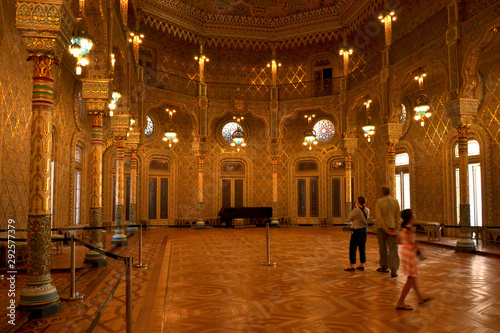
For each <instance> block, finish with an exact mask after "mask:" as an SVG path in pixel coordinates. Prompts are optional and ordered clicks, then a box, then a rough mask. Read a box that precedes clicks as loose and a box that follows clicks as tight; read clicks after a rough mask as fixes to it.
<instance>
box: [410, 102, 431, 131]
mask: <svg viewBox="0 0 500 333" xmlns="http://www.w3.org/2000/svg"><path fill="white" fill-rule="evenodd" d="M430 108H431V107H430V105H429V98H428V97H427V95H424V94H422V95H420V96H418V97H417V99H416V101H415V107H414V108H413V110H415V120H417V121H418V120H420V126H424V119H425V118H429V117H430V116H431V112H430V111H429V109H430Z"/></svg>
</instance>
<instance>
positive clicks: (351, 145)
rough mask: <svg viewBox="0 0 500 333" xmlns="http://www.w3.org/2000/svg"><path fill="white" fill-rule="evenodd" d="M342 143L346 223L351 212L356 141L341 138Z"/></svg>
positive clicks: (355, 139) (354, 139)
mask: <svg viewBox="0 0 500 333" xmlns="http://www.w3.org/2000/svg"><path fill="white" fill-rule="evenodd" d="M342 141H343V142H342V143H343V146H342V152H343V153H344V157H345V219H346V221H347V217H348V216H349V213H350V212H351V210H352V201H351V200H352V199H351V198H352V190H353V189H352V183H351V178H352V154H354V152H355V151H356V148H357V147H358V139H357V138H343V139H342Z"/></svg>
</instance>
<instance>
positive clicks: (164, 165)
mask: <svg viewBox="0 0 500 333" xmlns="http://www.w3.org/2000/svg"><path fill="white" fill-rule="evenodd" d="M149 170H158V171H160V170H163V171H169V170H170V165H169V163H168V161H167V160H151V162H149Z"/></svg>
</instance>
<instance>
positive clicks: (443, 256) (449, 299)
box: [2, 227, 500, 333]
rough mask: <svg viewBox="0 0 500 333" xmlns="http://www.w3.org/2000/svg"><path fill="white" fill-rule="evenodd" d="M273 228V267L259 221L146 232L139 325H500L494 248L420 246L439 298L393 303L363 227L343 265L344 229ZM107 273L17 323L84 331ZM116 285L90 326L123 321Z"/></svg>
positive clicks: (403, 328) (347, 328) (264, 328)
mask: <svg viewBox="0 0 500 333" xmlns="http://www.w3.org/2000/svg"><path fill="white" fill-rule="evenodd" d="M270 233H271V261H273V262H276V263H277V266H276V267H263V266H261V265H260V263H261V262H263V261H265V260H266V243H265V241H266V237H265V229H263V228H248V229H240V230H238V229H227V230H226V229H205V230H195V229H184V228H179V229H177V228H169V229H152V230H149V231H146V232H145V233H144V242H145V244H146V245H145V249H144V258H145V259H144V261H145V262H148V263H149V264H150V267H149V268H148V269H147V270H142V271H139V270H134V281H135V284H134V332H169V333H170V332H171V333H174V332H196V333H199V332H300V333H316V332H317V333H323V332H495V331H500V283H499V277H500V274H499V273H500V258H492V257H485V256H479V255H473V254H472V255H471V254H462V253H456V252H454V251H453V250H452V249H446V248H442V247H435V246H431V245H423V248H424V250H425V252H426V255H427V257H428V259H427V260H426V261H424V262H422V263H421V276H420V277H419V283H420V287H421V289H422V291H424V292H425V293H426V294H428V295H429V296H432V297H433V298H434V299H433V300H432V301H430V302H428V303H426V304H424V305H421V306H419V305H418V304H417V303H418V301H417V298H416V296H415V294H414V293H413V292H410V295H409V296H408V297H407V303H409V304H411V305H412V306H414V308H415V309H414V310H413V311H396V310H395V305H396V301H397V298H398V296H399V293H400V292H401V288H402V287H403V284H404V282H405V281H406V276H404V273H403V272H400V274H399V277H397V278H391V277H390V274H384V273H378V272H376V271H375V269H376V268H377V267H378V266H377V263H376V260H377V259H378V245H377V240H376V237H375V236H374V235H368V242H367V257H368V263H367V268H366V270H365V271H364V272H361V271H355V272H345V271H344V270H343V268H344V267H346V265H347V264H348V243H349V233H348V232H343V231H342V230H341V228H340V227H294V228H280V229H271V231H270ZM136 242H137V238H136V237H135V236H134V237H131V238H130V239H129V244H130V245H129V246H128V247H127V248H125V249H124V250H123V251H124V254H126V255H133V256H135V257H136V256H137V250H136V245H137V244H136ZM55 275H56V276H55V277H54V280H55V281H59V280H58V277H57V273H56V274H55ZM102 275H103V273H101V274H100V275H99V277H100V278H98V279H97V281H98V282H95V283H90V282H88V283H87V285H86V286H84V288H85V290H86V291H88V292H90V293H89V294H88V295H89V299H88V300H86V301H84V302H83V304H82V305H78V306H74V305H67V304H66V303H65V304H63V313H62V314H61V315H60V316H59V318H60V319H59V320H55V319H52V322H51V319H47V320H45V324H44V321H43V320H39V321H33V320H32V321H30V323H28V324H30V325H29V326H26V325H25V326H26V327H23V330H22V331H25V332H41V331H44V332H83V331H86V329H87V327H88V325H89V322H90V321H89V320H90V319H91V318H92V315H93V314H94V313H95V311H96V308H97V307H98V306H100V305H99V302H98V301H99V300H100V301H102V297H103V296H104V295H105V294H106V292H107V290H108V289H107V288H108V286H109V285H111V284H113V283H115V282H116V275H117V274H116V273H109V274H107V275H105V276H102ZM83 279H85V278H83ZM58 288H59V287H58ZM123 293H124V288H123V286H122V285H121V286H119V287H118V289H117V294H116V297H115V298H113V299H112V301H111V302H110V303H109V305H108V307H107V309H106V311H105V312H104V314H103V316H102V318H101V321H100V322H99V325H98V326H97V327H96V329H95V330H94V332H125V317H124V314H125V307H124V300H125V299H124V295H123ZM100 294H103V295H100ZM94 295H100V297H101V299H98V298H99V297H94ZM91 300H92V302H93V303H91V304H86V305H85V302H90V301H91ZM2 320H3V319H2Z"/></svg>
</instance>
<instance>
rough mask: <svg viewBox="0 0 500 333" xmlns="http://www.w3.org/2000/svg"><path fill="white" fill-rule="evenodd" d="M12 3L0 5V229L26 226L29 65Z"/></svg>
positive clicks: (30, 74) (30, 72) (28, 151)
mask: <svg viewBox="0 0 500 333" xmlns="http://www.w3.org/2000/svg"><path fill="white" fill-rule="evenodd" d="M15 8H16V7H15V1H13V0H7V1H2V3H1V4H0V18H1V22H0V27H1V28H0V34H1V36H0V37H1V39H0V41H1V44H0V124H2V129H1V131H0V187H1V189H2V198H1V199H0V228H5V227H6V223H7V219H9V218H12V219H14V220H15V221H16V226H17V227H18V228H24V227H26V226H27V223H28V194H29V165H30V163H29V157H30V143H29V137H30V133H31V90H32V64H31V62H27V61H26V58H27V54H26V50H25V47H24V43H23V40H22V38H21V36H20V34H19V32H18V30H17V29H16V27H15Z"/></svg>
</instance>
